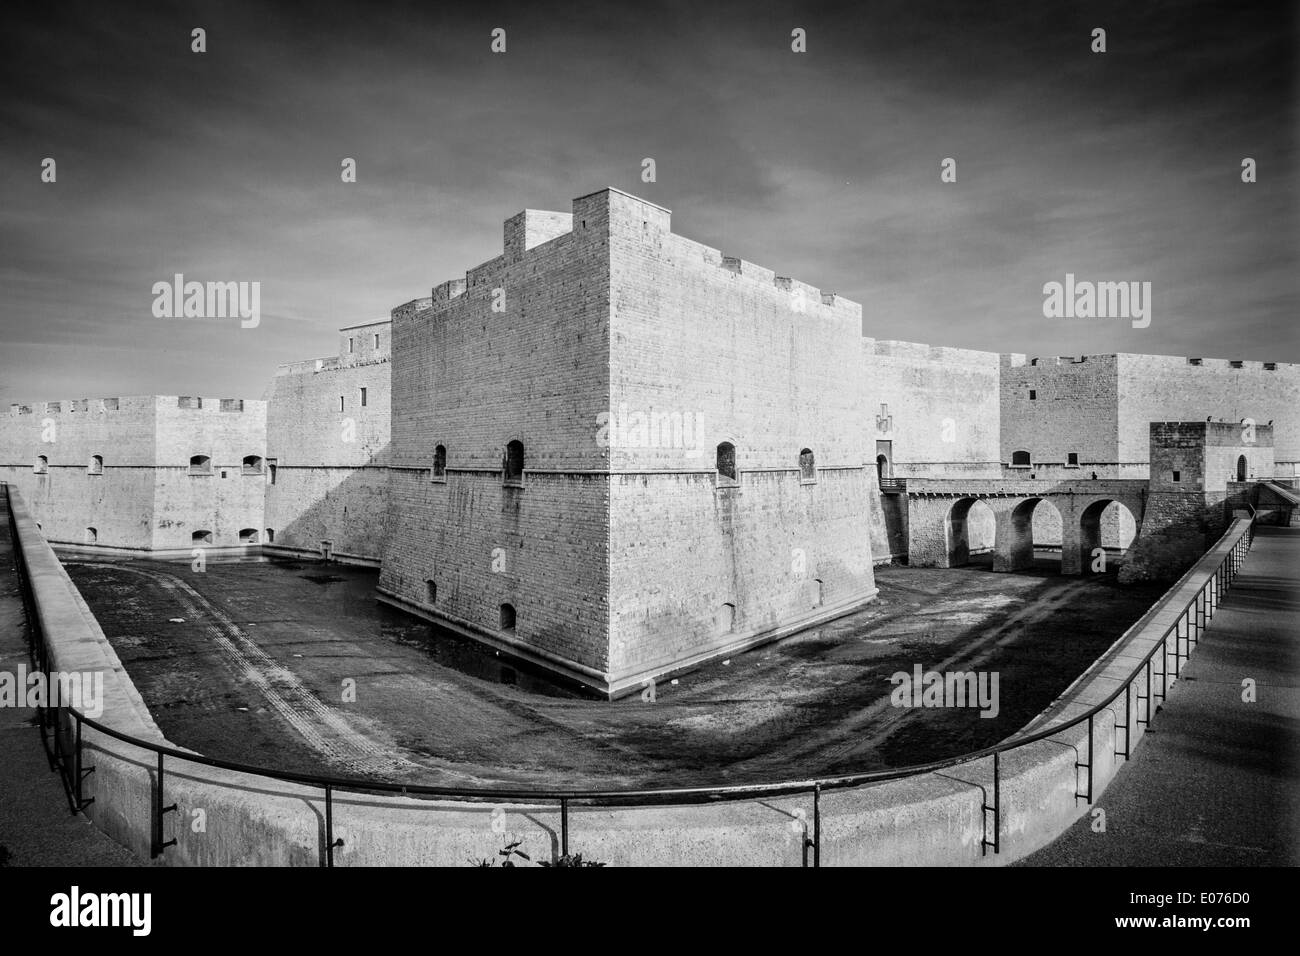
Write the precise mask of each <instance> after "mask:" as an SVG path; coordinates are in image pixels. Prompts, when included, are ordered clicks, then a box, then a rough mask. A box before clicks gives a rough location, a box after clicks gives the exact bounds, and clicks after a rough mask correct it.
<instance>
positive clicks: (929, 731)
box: [65, 556, 1163, 787]
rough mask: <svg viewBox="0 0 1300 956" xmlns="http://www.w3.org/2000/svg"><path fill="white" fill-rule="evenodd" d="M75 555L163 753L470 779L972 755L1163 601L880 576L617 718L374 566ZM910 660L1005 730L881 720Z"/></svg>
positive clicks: (718, 778) (664, 781)
mask: <svg viewBox="0 0 1300 956" xmlns="http://www.w3.org/2000/svg"><path fill="white" fill-rule="evenodd" d="M65 562H66V563H67V567H68V571H69V573H70V574H71V576H72V579H73V581H74V582H75V583H76V585H77V587H78V588H79V589H80V590H81V592H82V594H83V595H84V596H85V598H86V600H87V602H88V603H89V604H90V607H91V609H92V610H93V611H94V613H95V615H96V617H97V618H98V619H99V622H100V624H101V625H102V626H103V629H104V632H105V634H106V635H107V636H108V638H109V640H110V641H111V642H112V644H113V646H114V647H115V648H116V650H117V653H118V654H119V656H120V657H121V659H122V662H123V663H124V664H125V666H126V668H127V670H128V671H129V673H130V674H131V677H132V678H133V680H134V681H135V684H136V686H137V687H138V688H139V690H140V692H141V694H142V695H143V697H144V699H145V701H146V703H148V705H149V708H150V710H151V711H152V712H153V714H154V717H155V719H156V720H157V722H158V724H159V726H160V727H161V728H162V730H163V732H164V733H165V734H166V735H167V736H168V738H170V739H171V740H172V741H174V742H176V743H178V744H180V745H182V746H185V747H190V748H193V749H195V750H198V751H200V752H203V753H206V754H209V755H212V756H216V757H224V758H227V759H231V760H238V761H242V762H246V763H252V764H257V765H261V766H266V767H277V768H281V769H292V770H299V771H310V772H320V773H330V774H337V775H349V776H350V775H367V776H377V777H382V778H384V779H389V780H396V781H405V782H411V783H415V782H419V783H445V784H454V785H461V786H467V785H474V784H476V783H481V784H488V783H513V784H529V785H536V786H565V787H587V786H601V787H615V786H634V785H635V786H647V787H651V786H653V787H660V786H662V787H669V786H686V785H703V784H709V783H740V782H757V781H772V780H776V779H782V778H793V777H807V776H810V775H817V774H826V773H835V772H844V771H849V770H865V769H875V768H880V767H886V766H902V765H906V764H911V763H919V762H922V761H926V760H932V759H937V758H941V757H945V756H949V755H954V754H959V753H962V752H965V751H969V750H972V749H976V748H978V747H981V746H986V745H988V744H991V743H994V742H995V741H997V740H999V739H1001V738H1003V737H1006V736H1008V735H1009V734H1011V733H1013V732H1014V731H1016V730H1017V729H1019V728H1020V727H1021V726H1022V725H1024V723H1025V722H1026V721H1028V720H1029V719H1030V718H1031V717H1033V716H1034V715H1035V714H1037V713H1038V712H1039V711H1041V710H1042V709H1043V708H1044V707H1045V706H1046V705H1047V704H1049V703H1050V702H1051V701H1052V700H1053V699H1054V698H1055V697H1056V696H1057V695H1058V694H1059V693H1060V692H1061V691H1062V690H1064V689H1065V688H1066V687H1067V686H1068V685H1069V684H1070V683H1071V682H1072V681H1073V680H1074V679H1075V677H1077V676H1078V675H1079V674H1080V673H1081V672H1082V671H1083V670H1084V669H1086V668H1087V667H1088V665H1089V664H1091V663H1092V661H1093V660H1095V659H1096V658H1097V657H1098V656H1099V655H1100V654H1101V653H1102V652H1103V651H1104V650H1105V649H1106V648H1107V647H1109V646H1110V644H1111V643H1113V642H1114V640H1115V639H1116V638H1117V637H1119V635H1120V634H1121V633H1123V631H1124V630H1125V629H1126V628H1127V627H1128V626H1129V625H1130V624H1132V623H1133V622H1134V621H1135V620H1137V618H1138V617H1140V616H1141V615H1142V613H1143V612H1144V611H1146V609H1147V608H1148V607H1149V606H1150V605H1151V604H1152V603H1153V602H1154V601H1155V600H1156V599H1157V598H1158V597H1159V596H1160V594H1161V593H1162V590H1163V589H1162V588H1160V587H1120V586H1119V585H1118V584H1117V583H1116V581H1115V578H1114V574H1113V573H1112V574H1110V575H1107V576H1103V577H1093V578H1078V577H1062V576H1060V575H1059V574H1057V573H1056V567H1057V563H1056V561H1055V560H1053V559H1052V558H1051V557H1049V556H1040V558H1039V560H1038V561H1037V562H1036V564H1035V568H1034V570H1032V571H1029V572H1023V573H1018V574H995V573H993V572H992V571H990V570H988V569H987V568H982V567H979V566H974V567H968V568H963V569H952V570H935V569H908V568H902V567H890V568H880V569H877V583H878V584H879V587H880V595H879V598H878V599H877V600H876V601H875V602H873V603H872V604H871V605H870V607H868V608H867V609H865V610H863V611H861V612H859V613H857V614H854V615H852V616H850V617H846V618H843V619H841V620H839V621H836V622H834V623H833V624H831V625H828V626H824V627H821V628H818V629H815V630H812V631H809V632H807V633H805V634H802V635H798V636H796V637H793V638H789V639H787V640H784V641H781V642H779V643H775V644H771V645H768V646H766V647H762V648H759V649H757V650H754V651H750V652H749V653H746V654H741V655H737V656H736V657H734V658H732V659H730V660H729V661H728V662H717V663H714V664H712V665H710V666H708V667H706V668H703V669H700V670H697V671H694V672H692V673H690V674H687V675H684V676H682V677H681V678H680V679H679V680H678V681H677V682H675V683H663V684H661V685H660V686H659V687H658V688H656V699H655V700H654V701H653V702H649V701H645V700H642V699H641V697H639V696H632V697H630V698H627V699H625V700H621V701H615V702H613V703H610V702H607V701H601V700H592V699H590V698H588V697H585V696H583V695H581V694H580V693H578V692H577V691H576V690H573V689H569V688H565V687H560V686H556V685H554V684H552V683H550V682H549V681H547V680H546V678H545V677H544V676H542V675H541V674H538V673H535V672H532V671H530V670H529V669H528V668H527V667H526V666H520V665H518V664H516V663H515V662H509V661H505V660H504V659H503V658H501V657H499V656H497V655H496V654H495V653H494V652H492V651H490V650H484V649H483V648H481V647H480V646H479V645H477V644H475V643H473V642H471V641H467V640H465V639H464V638H460V637H457V636H455V635H452V634H449V633H447V632H445V631H443V630H441V629H439V628H436V627H434V626H433V625H430V624H427V623H425V622H423V621H420V620H417V619H414V618H412V617H409V616H407V615H405V614H403V613H401V612H399V611H396V610H393V609H391V608H388V607H386V606H384V605H381V604H379V603H378V602H376V601H375V599H374V585H375V580H376V575H377V572H375V571H372V570H368V569H363V568H356V567H348V566H340V565H334V564H329V565H325V564H318V563H311V562H295V561H284V560H269V561H268V560H244V561H232V562H229V563H218V562H210V563H209V564H208V565H207V569H206V571H204V572H201V573H199V572H195V571H192V570H191V569H190V566H189V564H188V563H172V562H163V561H148V560H138V561H137V560H132V561H123V560H114V561H111V562H106V561H98V560H97V561H86V560H85V559H83V558H79V557H78V558H73V557H70V556H68V557H65ZM917 664H919V665H921V666H922V667H923V668H925V669H934V670H958V669H960V670H973V669H978V670H982V671H997V672H998V674H999V691H1000V693H999V712H998V715H997V717H996V718H992V719H988V718H981V717H980V716H979V711H978V710H977V709H974V708H971V709H957V708H947V709H915V710H913V709H903V708H896V707H893V706H891V705H890V703H889V695H890V691H891V690H892V689H893V685H891V684H890V682H889V677H890V675H891V674H893V673H895V672H896V671H907V672H911V671H912V669H913V667H914V666H915V665H917ZM353 688H354V693H349V691H350V690H351V689H353ZM345 697H346V698H348V699H345ZM353 697H354V698H355V699H351V698H353Z"/></svg>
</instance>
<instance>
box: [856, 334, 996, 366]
mask: <svg viewBox="0 0 1300 956" xmlns="http://www.w3.org/2000/svg"><path fill="white" fill-rule="evenodd" d="M862 350H863V355H864V356H877V357H881V358H898V359H907V360H911V361H916V362H931V363H936V364H942V365H953V366H959V367H976V368H995V367H997V365H998V358H999V356H998V354H997V353H996V352H981V351H979V350H978V349H963V348H956V347H954V346H948V345H928V344H926V343H924V342H904V341H902V340H900V339H873V338H863V340H862Z"/></svg>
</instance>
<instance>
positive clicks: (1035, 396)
mask: <svg viewBox="0 0 1300 956" xmlns="http://www.w3.org/2000/svg"><path fill="white" fill-rule="evenodd" d="M1029 400H1030V401H1031V402H1034V401H1037V400H1038V392H1037V391H1035V390H1034V389H1032V388H1031V389H1030V390H1029Z"/></svg>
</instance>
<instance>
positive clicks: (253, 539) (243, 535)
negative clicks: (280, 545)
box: [239, 528, 257, 544]
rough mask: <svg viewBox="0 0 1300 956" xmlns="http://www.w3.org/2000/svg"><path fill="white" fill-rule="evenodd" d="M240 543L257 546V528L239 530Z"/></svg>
mask: <svg viewBox="0 0 1300 956" xmlns="http://www.w3.org/2000/svg"><path fill="white" fill-rule="evenodd" d="M239 543H240V544H257V529H256V528H240V529H239Z"/></svg>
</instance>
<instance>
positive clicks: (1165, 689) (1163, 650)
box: [1160, 634, 1169, 704]
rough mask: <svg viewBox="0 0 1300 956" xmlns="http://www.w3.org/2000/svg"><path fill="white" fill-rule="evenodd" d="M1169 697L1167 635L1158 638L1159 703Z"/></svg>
mask: <svg viewBox="0 0 1300 956" xmlns="http://www.w3.org/2000/svg"><path fill="white" fill-rule="evenodd" d="M1168 699H1169V635H1168V634H1165V636H1164V637H1163V638H1161V639H1160V703H1162V704H1163V703H1164V702H1165V701H1166V700H1168Z"/></svg>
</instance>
